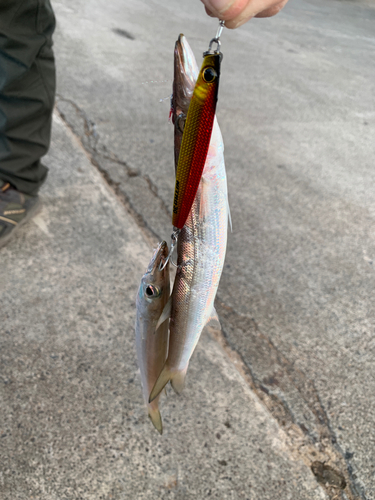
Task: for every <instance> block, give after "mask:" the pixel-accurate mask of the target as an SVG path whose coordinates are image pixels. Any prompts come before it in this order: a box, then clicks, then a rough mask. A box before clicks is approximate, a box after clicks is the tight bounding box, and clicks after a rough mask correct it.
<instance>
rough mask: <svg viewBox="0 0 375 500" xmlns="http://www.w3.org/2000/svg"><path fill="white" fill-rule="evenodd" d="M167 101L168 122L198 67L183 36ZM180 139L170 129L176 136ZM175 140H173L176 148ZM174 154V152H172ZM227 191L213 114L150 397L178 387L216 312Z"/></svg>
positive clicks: (185, 101)
mask: <svg viewBox="0 0 375 500" xmlns="http://www.w3.org/2000/svg"><path fill="white" fill-rule="evenodd" d="M176 74H177V75H178V78H179V81H178V82H177V84H175V85H174V96H173V100H172V112H173V115H174V116H173V121H174V123H175V126H176V124H177V123H178V120H177V113H183V114H185V115H186V114H187V109H188V105H189V102H190V99H189V96H191V95H192V94H193V90H194V85H195V80H196V78H197V75H198V66H197V64H196V62H195V58H194V55H193V52H192V50H191V48H190V46H189V44H188V43H187V41H186V38H185V37H184V36H183V35H180V36H179V39H178V41H177V42H176V48H175V78H176ZM176 136H177V139H180V136H179V133H178V132H176V133H175V139H176ZM180 142H181V141H180V140H177V141H175V148H179V144H180ZM176 157H177V159H178V154H176ZM228 217H229V209H228V193H227V181H226V173H225V165H224V144H223V139H222V136H221V132H220V129H219V125H218V123H217V120H216V118H215V123H214V128H213V131H212V136H211V142H210V147H209V151H208V155H207V160H206V163H205V166H204V170H203V175H202V179H201V181H200V184H199V188H198V191H197V195H196V198H195V201H194V204H193V206H192V209H191V212H190V214H189V217H188V219H187V221H186V224H185V226H184V227H183V229H182V230H181V233H180V235H179V237H178V243H177V252H178V261H177V263H178V268H177V273H176V278H175V282H174V286H173V292H172V296H171V301H170V302H169V303H168V304H167V306H166V308H165V310H164V311H163V314H162V316H161V319H160V321H162V320H164V319H165V318H166V317H169V314H170V337H169V348H168V357H167V360H166V363H165V365H164V367H163V370H162V371H161V373H160V375H159V377H158V380H157V381H156V383H155V386H154V388H153V390H152V391H151V394H150V399H149V401H153V400H155V398H156V397H157V396H158V395H159V394H160V392H161V391H162V389H163V387H164V386H165V385H166V384H167V383H168V382H169V381H170V382H171V384H172V387H173V388H174V390H175V391H176V392H178V393H179V392H181V390H182V389H183V386H184V380H185V375H186V372H187V369H188V365H189V361H190V358H191V356H192V354H193V351H194V349H195V347H196V345H197V343H198V340H199V337H200V335H201V333H202V330H203V328H204V326H205V325H206V324H207V323H208V322H209V320H210V319H211V318H213V317H216V318H217V316H216V312H215V310H214V300H215V296H216V292H217V288H218V285H219V281H220V276H221V272H222V269H223V264H224V259H225V251H226V245H227V231H228Z"/></svg>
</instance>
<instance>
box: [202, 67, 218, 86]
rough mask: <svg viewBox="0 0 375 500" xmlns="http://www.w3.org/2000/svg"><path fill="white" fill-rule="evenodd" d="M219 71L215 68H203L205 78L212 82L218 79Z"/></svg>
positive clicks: (206, 80)
mask: <svg viewBox="0 0 375 500" xmlns="http://www.w3.org/2000/svg"><path fill="white" fill-rule="evenodd" d="M216 77H217V73H216V71H215V70H214V68H211V67H208V68H206V69H204V70H203V80H204V81H205V82H207V83H212V82H213V81H215V80H216Z"/></svg>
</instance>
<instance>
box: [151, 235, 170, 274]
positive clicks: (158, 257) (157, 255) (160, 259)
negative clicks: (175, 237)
mask: <svg viewBox="0 0 375 500" xmlns="http://www.w3.org/2000/svg"><path fill="white" fill-rule="evenodd" d="M167 256H168V245H167V242H166V241H161V242H160V243H159V245H158V247H157V248H156V250H155V252H154V255H153V257H152V259H151V262H150V264H149V266H148V268H147V272H148V273H152V274H155V272H156V271H158V270H159V269H160V264H161V263H164V262H165V260H166V258H167ZM160 272H162V271H160Z"/></svg>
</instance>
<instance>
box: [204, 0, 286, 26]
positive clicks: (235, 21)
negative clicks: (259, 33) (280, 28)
mask: <svg viewBox="0 0 375 500" xmlns="http://www.w3.org/2000/svg"><path fill="white" fill-rule="evenodd" d="M201 1H202V2H203V3H204V6H205V8H206V12H207V14H208V15H209V16H211V17H218V18H219V19H223V20H224V21H225V26H226V27H227V28H231V29H234V28H238V27H239V26H242V24H245V23H246V22H247V21H249V19H252V18H253V17H271V16H274V15H275V14H277V13H278V12H279V11H280V10H281V9H282V8H283V7H284V5H285V4H286V3H287V1H288V0H201Z"/></svg>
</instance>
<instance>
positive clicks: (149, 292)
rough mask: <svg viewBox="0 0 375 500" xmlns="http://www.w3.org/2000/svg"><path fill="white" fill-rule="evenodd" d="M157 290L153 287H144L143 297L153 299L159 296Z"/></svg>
mask: <svg viewBox="0 0 375 500" xmlns="http://www.w3.org/2000/svg"><path fill="white" fill-rule="evenodd" d="M159 293H160V292H159V289H158V288H157V287H156V286H154V285H147V287H146V290H145V295H146V297H148V298H150V299H151V298H153V297H157V296H158V295H159Z"/></svg>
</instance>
